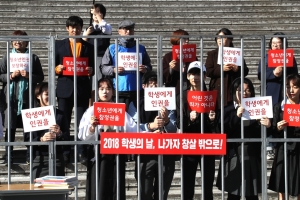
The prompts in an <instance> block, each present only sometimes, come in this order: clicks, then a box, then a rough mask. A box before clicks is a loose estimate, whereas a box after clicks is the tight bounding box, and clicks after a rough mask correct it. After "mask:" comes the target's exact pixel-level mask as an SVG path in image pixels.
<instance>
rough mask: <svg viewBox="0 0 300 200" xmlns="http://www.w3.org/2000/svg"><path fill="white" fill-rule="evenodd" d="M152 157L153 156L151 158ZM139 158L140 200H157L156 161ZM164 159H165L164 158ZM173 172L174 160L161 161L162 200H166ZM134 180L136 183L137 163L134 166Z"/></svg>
mask: <svg viewBox="0 0 300 200" xmlns="http://www.w3.org/2000/svg"><path fill="white" fill-rule="evenodd" d="M151 157H153V156H151ZM151 157H150V159H147V158H145V157H143V156H141V163H140V180H141V199H143V200H153V197H154V200H158V199H159V180H158V161H157V159H151ZM164 158H165V157H164ZM169 158H170V157H169ZM174 171H175V159H172V158H171V159H168V158H166V159H164V161H163V199H164V200H167V198H168V194H169V190H170V187H171V183H172V180H173V176H174ZM135 178H136V180H137V181H138V175H137V162H136V166H135Z"/></svg>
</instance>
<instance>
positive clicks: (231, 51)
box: [218, 47, 242, 66]
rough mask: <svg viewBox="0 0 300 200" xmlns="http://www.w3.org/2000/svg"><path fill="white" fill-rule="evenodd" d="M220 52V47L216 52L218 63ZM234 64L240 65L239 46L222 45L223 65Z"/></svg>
mask: <svg viewBox="0 0 300 200" xmlns="http://www.w3.org/2000/svg"><path fill="white" fill-rule="evenodd" d="M221 61H222V54H221V47H219V52H218V64H219V65H221ZM225 64H234V65H237V66H241V65H242V53H241V48H233V47H223V65H225Z"/></svg>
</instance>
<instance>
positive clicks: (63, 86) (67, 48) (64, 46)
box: [55, 16, 94, 164]
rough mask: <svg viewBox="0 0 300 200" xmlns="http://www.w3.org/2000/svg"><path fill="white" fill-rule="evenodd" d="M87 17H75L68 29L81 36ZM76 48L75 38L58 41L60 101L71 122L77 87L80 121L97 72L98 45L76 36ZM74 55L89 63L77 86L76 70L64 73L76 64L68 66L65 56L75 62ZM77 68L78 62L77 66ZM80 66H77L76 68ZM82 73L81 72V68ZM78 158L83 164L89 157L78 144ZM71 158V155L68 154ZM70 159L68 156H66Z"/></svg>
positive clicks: (57, 71)
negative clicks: (75, 80)
mask: <svg viewBox="0 0 300 200" xmlns="http://www.w3.org/2000/svg"><path fill="white" fill-rule="evenodd" d="M82 26H83V20H82V19H81V18H80V17H78V16H71V17H69V18H68V19H67V21H66V30H67V31H68V34H69V36H79V35H80V34H81V32H82ZM73 51H74V39H73V38H67V39H64V40H59V41H56V44H55V65H56V68H55V72H56V74H57V75H58V78H57V87H56V96H57V101H58V108H59V109H60V110H62V111H64V112H65V113H66V117H67V119H68V122H69V125H70V123H71V116H72V110H73V107H74V90H77V107H76V109H77V116H76V117H77V124H79V122H80V119H81V117H82V115H83V113H84V111H85V110H86V109H87V108H88V106H89V98H90V97H91V90H92V89H91V84H90V79H89V76H93V75H94V47H93V45H92V44H90V43H88V42H86V41H84V40H82V39H81V38H77V39H76V52H73ZM73 56H75V57H76V59H80V58H85V59H86V60H87V61H88V63H86V65H85V66H84V69H83V72H82V74H85V75H82V76H77V88H74V77H73V70H70V71H71V75H64V73H66V71H67V70H68V69H69V68H70V69H71V68H72V66H71V65H70V66H66V64H67V62H65V63H64V59H69V60H71V62H73ZM73 69H74V65H73ZM76 69H77V67H76ZM77 72H78V73H79V71H78V70H77ZM78 153H79V154H78V159H79V161H80V162H81V163H82V164H85V163H86V161H87V160H86V156H85V152H84V147H83V146H82V145H78ZM66 157H67V156H66ZM66 160H67V159H66Z"/></svg>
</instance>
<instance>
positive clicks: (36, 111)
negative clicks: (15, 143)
mask: <svg viewBox="0 0 300 200" xmlns="http://www.w3.org/2000/svg"><path fill="white" fill-rule="evenodd" d="M21 113H22V121H23V127H24V132H31V131H39V130H45V129H49V128H50V126H52V125H54V124H56V120H55V114H54V110H53V106H43V107H38V108H31V109H25V110H21Z"/></svg>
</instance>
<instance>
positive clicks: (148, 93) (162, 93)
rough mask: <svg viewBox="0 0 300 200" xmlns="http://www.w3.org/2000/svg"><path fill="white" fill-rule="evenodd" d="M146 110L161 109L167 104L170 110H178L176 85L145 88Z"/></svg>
mask: <svg viewBox="0 0 300 200" xmlns="http://www.w3.org/2000/svg"><path fill="white" fill-rule="evenodd" d="M144 92H145V95H144V96H145V99H144V102H145V111H153V110H160V109H161V107H162V106H165V107H166V108H167V109H168V110H176V94H175V87H156V88H145V91H144Z"/></svg>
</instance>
